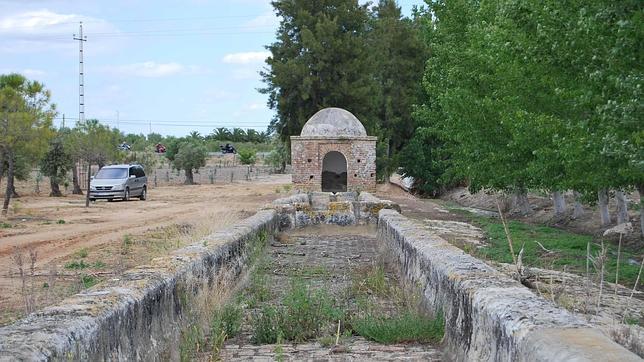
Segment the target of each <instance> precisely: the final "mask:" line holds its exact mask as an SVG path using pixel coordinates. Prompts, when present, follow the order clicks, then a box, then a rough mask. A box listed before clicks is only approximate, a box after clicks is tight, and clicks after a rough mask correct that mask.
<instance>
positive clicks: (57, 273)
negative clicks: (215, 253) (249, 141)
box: [0, 175, 290, 325]
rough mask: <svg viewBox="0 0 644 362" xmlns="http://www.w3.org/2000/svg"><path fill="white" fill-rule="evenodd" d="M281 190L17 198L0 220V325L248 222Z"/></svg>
mask: <svg viewBox="0 0 644 362" xmlns="http://www.w3.org/2000/svg"><path fill="white" fill-rule="evenodd" d="M289 183H290V175H271V176H261V177H259V178H258V179H255V180H252V181H251V182H247V181H240V182H235V183H227V184H203V185H195V186H163V187H158V188H152V189H150V190H149V192H148V200H147V201H139V200H133V201H129V202H122V201H115V202H107V201H98V202H95V203H91V205H90V207H89V208H85V199H84V196H82V195H80V196H79V195H67V196H66V197H62V198H52V197H46V196H37V195H34V194H31V195H25V194H24V192H23V196H22V197H20V198H19V199H16V200H13V201H12V206H11V207H10V210H9V211H10V212H9V215H8V216H7V218H4V219H0V224H1V225H0V226H1V227H0V325H3V324H7V323H10V322H12V321H14V320H16V319H18V318H20V317H22V316H23V315H24V314H25V313H26V312H29V311H33V310H36V309H38V308H42V307H44V306H46V305H51V304H54V303H56V302H57V301H60V300H61V299H63V298H64V297H66V296H69V295H71V294H74V293H76V292H78V291H79V290H81V289H83V288H85V287H89V286H91V285H93V284H95V283H97V282H99V281H100V280H103V279H105V278H110V277H114V276H115V275H118V273H120V272H122V271H123V270H125V269H127V268H129V267H132V266H135V265H140V264H145V263H147V262H149V261H150V260H151V259H152V258H154V257H157V256H160V255H164V254H167V253H168V252H169V251H171V250H174V249H177V248H180V247H182V246H184V245H188V244H190V243H193V242H196V241H198V239H199V238H200V237H202V236H204V235H207V234H209V233H211V232H212V231H214V230H216V229H219V228H222V227H225V226H227V225H230V224H232V223H234V222H235V221H236V220H238V219H240V218H244V217H247V216H249V215H252V214H253V213H255V211H256V210H257V208H258V207H260V206H262V205H264V204H266V203H269V202H270V201H272V200H274V199H276V198H278V197H282V196H283V194H282V193H283V192H286V190H287V189H289V187H288V186H287V185H288V184H289ZM21 186H22V187H21ZM18 189H19V191H20V190H22V191H25V190H26V189H27V187H25V186H24V185H19V187H18ZM47 192H48V190H47ZM43 194H44V195H46V193H45V190H43ZM32 260H33V268H32V265H31V264H32ZM20 265H22V270H23V274H24V276H22V277H21V275H20V274H21V273H20V269H21V268H20Z"/></svg>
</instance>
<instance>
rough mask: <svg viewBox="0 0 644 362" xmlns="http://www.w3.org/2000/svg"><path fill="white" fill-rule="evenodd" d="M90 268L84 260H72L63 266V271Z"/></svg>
mask: <svg viewBox="0 0 644 362" xmlns="http://www.w3.org/2000/svg"><path fill="white" fill-rule="evenodd" d="M90 266H91V265H90V264H88V263H86V262H85V261H84V260H74V261H70V262H69V263H67V264H65V269H72V270H80V269H87V268H89V267H90Z"/></svg>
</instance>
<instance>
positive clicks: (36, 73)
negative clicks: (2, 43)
mask: <svg viewBox="0 0 644 362" xmlns="http://www.w3.org/2000/svg"><path fill="white" fill-rule="evenodd" d="M8 73H18V74H22V75H24V76H25V77H27V78H38V77H43V76H44V75H45V74H47V73H46V72H45V71H44V70H40V69H30V68H26V69H11V68H1V69H0V74H8Z"/></svg>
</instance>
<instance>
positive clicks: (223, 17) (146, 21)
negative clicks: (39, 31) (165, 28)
mask: <svg viewBox="0 0 644 362" xmlns="http://www.w3.org/2000/svg"><path fill="white" fill-rule="evenodd" d="M263 15H265V14H256V15H222V16H195V17H177V18H147V19H110V20H101V19H97V20H92V19H83V20H82V21H83V22H85V24H101V23H153V22H164V21H184V20H185V21H195V20H209V19H212V20H220V19H243V18H246V19H249V18H257V17H260V16H263ZM77 23H78V21H63V22H60V23H55V24H47V25H48V26H52V27H54V26H58V25H69V24H77ZM11 28H12V29H21V28H30V29H31V28H33V25H22V26H11Z"/></svg>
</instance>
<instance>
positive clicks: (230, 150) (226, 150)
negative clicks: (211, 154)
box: [219, 143, 237, 155]
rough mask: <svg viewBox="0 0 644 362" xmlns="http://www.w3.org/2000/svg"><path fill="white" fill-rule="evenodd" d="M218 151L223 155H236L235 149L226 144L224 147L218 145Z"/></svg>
mask: <svg viewBox="0 0 644 362" xmlns="http://www.w3.org/2000/svg"><path fill="white" fill-rule="evenodd" d="M219 149H220V150H221V153H223V154H224V155H225V154H227V153H237V150H236V149H235V147H233V145H231V144H230V143H226V145H225V146H224V145H219Z"/></svg>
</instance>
